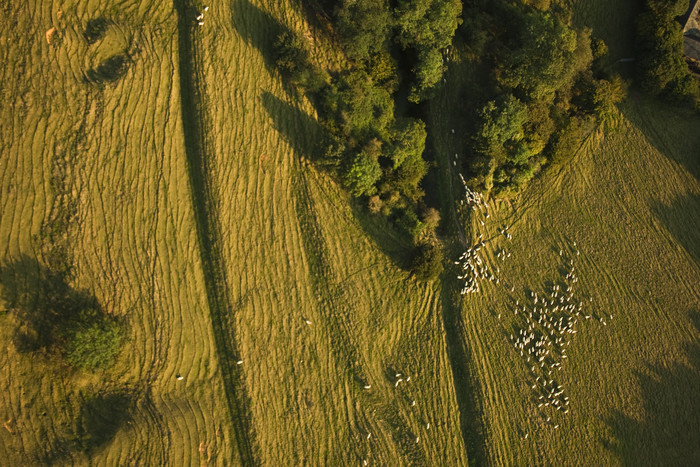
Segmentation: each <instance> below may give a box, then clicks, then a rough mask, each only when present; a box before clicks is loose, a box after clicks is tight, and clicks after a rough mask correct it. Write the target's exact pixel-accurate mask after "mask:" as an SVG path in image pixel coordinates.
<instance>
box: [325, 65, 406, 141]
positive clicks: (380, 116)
mask: <svg viewBox="0 0 700 467" xmlns="http://www.w3.org/2000/svg"><path fill="white" fill-rule="evenodd" d="M336 83H337V92H336V93H335V94H333V95H332V98H333V99H335V102H333V104H332V105H331V106H329V107H332V108H334V110H335V113H336V115H335V120H336V122H338V124H339V126H340V129H341V131H342V132H343V134H344V135H346V136H351V137H353V138H356V139H357V140H367V139H369V138H374V137H380V138H386V137H387V131H388V127H389V125H390V123H391V122H392V120H393V119H394V101H393V99H392V98H391V94H389V92H388V91H387V90H386V89H384V88H383V87H381V86H378V85H377V84H376V83H375V82H374V81H373V80H372V77H371V76H369V75H368V74H367V73H365V72H363V71H361V70H357V69H356V70H352V71H350V72H348V73H345V74H343V75H341V76H340V77H339V78H338V79H337V80H336Z"/></svg>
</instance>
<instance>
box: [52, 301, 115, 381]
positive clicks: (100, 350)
mask: <svg viewBox="0 0 700 467" xmlns="http://www.w3.org/2000/svg"><path fill="white" fill-rule="evenodd" d="M66 337H67V338H66V343H65V356H66V361H67V362H68V363H69V364H71V365H72V366H75V367H78V368H82V369H84V370H94V369H97V368H106V367H108V366H110V365H111V364H112V363H113V362H114V359H115V358H116V356H117V354H118V353H119V348H120V345H121V341H122V337H123V331H122V328H121V326H120V325H119V323H117V322H116V321H115V320H114V319H110V318H109V317H106V316H100V315H99V314H98V312H97V311H95V310H92V309H87V310H84V311H82V312H81V313H80V316H79V319H78V320H76V321H75V323H74V325H73V326H72V329H69V331H68V332H67V336H66Z"/></svg>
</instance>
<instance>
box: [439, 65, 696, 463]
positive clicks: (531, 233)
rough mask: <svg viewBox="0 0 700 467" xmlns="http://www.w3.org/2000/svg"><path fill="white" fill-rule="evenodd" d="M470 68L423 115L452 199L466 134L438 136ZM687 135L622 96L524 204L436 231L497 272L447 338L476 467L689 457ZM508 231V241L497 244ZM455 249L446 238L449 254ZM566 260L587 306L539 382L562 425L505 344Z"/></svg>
mask: <svg viewBox="0 0 700 467" xmlns="http://www.w3.org/2000/svg"><path fill="white" fill-rule="evenodd" d="M467 66H468V64H466V63H465V64H462V63H455V64H453V66H452V70H451V73H450V74H448V77H447V83H448V86H447V87H446V88H445V89H443V90H442V91H441V93H440V95H439V98H438V99H437V100H436V102H435V104H434V105H433V106H431V108H432V111H431V121H430V126H431V129H432V134H433V135H434V138H433V143H434V146H435V149H436V152H437V153H438V154H442V155H447V156H448V157H446V158H445V157H443V158H440V159H439V162H440V173H441V174H442V176H443V178H444V180H445V182H446V183H449V182H450V181H451V183H452V190H453V192H454V193H463V192H464V191H463V189H461V186H460V182H459V181H458V180H457V178H456V171H455V170H453V167H454V166H453V164H452V163H451V161H452V159H453V155H454V154H455V153H456V154H458V155H460V154H463V153H462V143H463V139H462V136H461V135H459V134H457V135H452V133H451V128H459V127H460V126H461V123H460V121H459V115H460V112H459V109H456V108H454V107H452V106H453V105H454V104H453V103H455V102H459V103H460V104H459V105H464V104H465V103H464V99H463V98H461V97H460V96H459V95H458V94H456V93H457V91H456V90H457V89H459V80H460V79H464V78H463V77H464V76H468V72H467V71H466V70H462V69H460V68H461V67H467ZM466 105H469V104H468V103H467V104H466ZM699 127H700V119H699V118H698V117H697V116H693V115H691V114H685V112H684V111H679V110H677V109H673V108H667V107H664V105H663V104H661V103H659V102H652V101H648V100H645V99H644V98H641V97H640V96H639V95H637V93H635V92H633V93H632V95H631V97H630V99H629V100H628V102H627V103H625V104H624V105H623V106H621V107H620V111H619V114H618V115H617V117H616V118H615V119H614V121H613V122H612V123H610V124H609V125H608V126H607V127H606V128H605V129H603V128H599V129H598V130H596V131H595V132H594V133H593V134H591V136H590V137H589V138H588V139H587V140H586V141H585V142H584V144H583V145H582V147H581V148H580V149H579V151H578V152H577V154H576V155H575V157H574V159H573V160H572V161H571V163H570V165H569V166H568V167H566V168H565V169H563V170H561V171H560V172H549V173H546V174H544V175H542V176H541V177H540V178H539V179H538V181H537V182H536V183H535V184H534V185H533V186H532V187H531V188H529V189H528V191H527V193H525V194H524V195H522V196H519V197H517V198H515V199H513V200H511V201H507V202H500V203H495V205H494V204H492V205H491V206H490V209H489V213H490V216H489V217H488V218H486V217H485V216H484V214H483V212H482V211H476V212H475V213H474V214H472V215H471V216H470V217H465V216H463V215H462V214H461V213H460V214H458V215H457V218H458V219H460V220H459V221H458V223H457V224H455V223H454V222H452V223H451V225H450V226H448V227H449V228H451V230H452V231H453V232H456V229H457V226H458V225H462V227H460V228H462V229H463V230H464V231H465V232H466V237H467V243H468V244H472V243H474V242H477V241H478V240H477V235H478V233H482V234H483V235H484V239H486V241H485V243H486V246H485V248H484V249H483V250H485V251H482V252H481V255H482V258H483V259H484V261H485V263H486V264H488V265H489V266H491V269H492V270H494V271H495V268H498V269H499V272H498V273H496V274H495V275H496V276H497V277H498V278H499V284H498V285H497V284H496V283H495V282H486V284H483V285H484V286H483V289H482V291H481V292H480V293H478V294H473V295H467V296H465V298H464V300H463V302H462V304H461V305H462V312H461V322H460V323H459V325H458V326H454V327H451V328H450V327H448V328H447V332H448V334H452V335H453V337H452V338H451V340H452V341H454V342H457V343H460V342H461V345H462V346H463V347H465V348H469V349H470V351H469V352H464V354H463V357H466V360H465V362H464V365H465V366H467V367H468V368H469V371H470V373H471V374H472V376H473V380H474V382H475V385H476V386H477V394H478V396H477V400H478V404H477V409H478V411H479V412H480V413H481V416H480V417H478V418H475V419H474V420H476V421H475V423H473V424H472V427H471V432H472V433H479V432H481V433H483V436H481V437H477V438H476V441H475V444H476V446H479V445H481V446H483V457H482V458H480V459H479V460H480V461H481V462H480V463H488V464H494V465H513V464H514V465H523V464H530V463H532V462H533V460H537V462H542V463H546V464H549V463H551V464H554V465H609V464H624V465H669V464H670V465H679V464H680V465H687V464H693V463H696V462H697V461H698V459H700V451H699V450H698V448H697V446H700V442H699V441H700V439H698V435H697V433H698V432H699V431H698V428H699V426H698V420H699V418H698V415H700V414H699V413H698V411H697V408H696V407H695V404H693V402H692V401H693V400H694V399H695V398H697V386H698V383H700V360H698V355H699V353H698V351H699V350H700V348H699V347H698V345H697V342H698V338H700V327H699V324H700V323H698V317H699V316H700V315H698V310H699V307H698V304H699V303H700V288H699V286H700V282H699V281H698V277H700V269H699V267H700V263H698V251H699V250H698V248H699V247H700V241H699V240H700V238H698V234H697V232H698V231H700V230H699V228H700V225H699V223H700V202H699V201H700V198H699V197H698V194H699V193H700V180H699V178H698V176H699V175H700V160H698V148H699V147H700V135H698V133H697V128H699ZM460 157H461V156H460ZM458 160H459V159H458ZM443 197H444V198H449V193H447V192H445V194H444V195H443ZM464 222H466V223H464ZM482 222H483V223H484V224H483V225H482ZM505 225H507V226H510V230H509V232H510V233H511V234H512V237H513V239H512V241H508V240H506V238H505V237H504V236H502V235H500V234H499V229H500V228H501V226H505ZM453 235H454V234H453ZM574 242H575V244H576V246H573V245H574ZM463 249H464V247H463V246H462V245H460V244H459V243H458V242H457V243H456V245H455V246H454V248H453V251H454V254H455V255H456V256H458V255H459V254H460V252H461V251H463ZM502 249H505V250H506V251H507V252H508V253H510V256H508V257H507V259H505V260H503V259H501V258H499V257H498V253H499V252H500V251H501V250H502ZM577 249H578V250H579V251H580V255H576V250H577ZM560 251H561V253H562V255H561V256H560ZM454 259H456V257H455V258H454ZM570 260H571V261H574V264H575V268H576V274H577V275H578V277H579V282H578V283H577V284H576V285H575V296H576V298H575V299H574V300H576V301H577V302H578V301H579V300H581V301H583V302H584V304H585V305H584V310H585V314H588V315H590V316H591V319H590V320H586V319H585V318H584V317H583V316H582V317H580V318H579V322H578V323H577V324H576V325H575V329H576V331H577V332H576V334H572V335H570V339H571V345H570V346H569V347H567V351H568V353H567V358H566V359H562V358H559V359H558V361H559V362H560V363H561V369H560V370H554V372H553V374H552V375H551V376H549V377H551V378H553V379H554V380H555V381H556V382H558V383H559V384H561V385H562V386H563V388H564V396H566V397H569V398H570V406H569V407H570V410H569V413H568V414H566V415H564V414H563V413H562V411H557V410H553V409H552V408H551V407H538V404H539V403H540V402H542V401H541V400H539V399H538V396H539V395H540V394H541V390H540V388H539V387H538V386H536V390H533V389H532V388H531V387H530V386H531V385H533V384H535V383H536V381H535V377H534V375H533V373H532V372H531V368H530V366H531V363H528V362H527V361H526V359H525V358H524V357H521V355H520V353H519V351H516V349H514V347H513V345H512V344H511V343H510V341H509V338H510V335H511V334H512V333H516V335H517V332H518V331H519V330H520V329H522V328H523V326H524V321H523V317H522V315H523V313H522V312H521V313H520V314H518V315H515V314H514V312H513V309H514V308H515V307H516V303H519V304H520V305H521V306H522V305H526V306H528V308H530V309H531V308H532V307H533V306H537V305H534V303H533V298H532V297H531V292H533V291H534V292H537V293H538V294H539V297H540V298H541V297H542V296H543V295H544V294H545V292H548V291H549V290H551V286H552V285H554V284H562V287H563V284H564V281H565V275H566V274H567V273H568V271H569V264H568V263H569V261H570ZM453 273H454V274H457V273H458V271H457V270H456V269H454V268H453ZM511 288H512V290H513V291H511ZM540 306H541V305H540ZM609 315H613V318H610V317H609ZM596 318H598V319H596ZM600 318H603V319H604V321H605V325H603V324H602V322H601V321H600V320H599V319H600ZM535 374H538V373H535ZM458 390H459V388H458ZM458 399H459V395H458ZM548 418H549V420H548ZM479 420H481V422H479ZM479 424H481V425H483V426H481V427H480V426H479ZM555 425H557V428H555ZM479 452H481V451H480V450H475V451H473V453H475V454H476V453H479Z"/></svg>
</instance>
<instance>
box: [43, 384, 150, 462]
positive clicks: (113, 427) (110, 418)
mask: <svg viewBox="0 0 700 467" xmlns="http://www.w3.org/2000/svg"><path fill="white" fill-rule="evenodd" d="M135 404H136V395H135V393H134V392H133V391H131V390H129V389H127V388H126V387H121V388H109V389H103V390H101V391H98V392H95V393H92V394H89V395H84V394H80V395H76V396H74V397H70V402H69V406H68V407H65V408H64V410H69V411H70V417H71V421H70V422H69V423H66V424H63V425H61V426H54V429H58V432H56V434H59V433H60V432H61V431H62V433H61V438H60V440H59V441H58V442H57V443H55V444H54V443H52V444H50V445H45V446H42V448H43V450H42V451H40V452H36V453H34V455H33V456H32V457H33V458H34V460H35V461H36V462H37V463H40V464H45V465H68V464H72V463H75V462H76V460H78V459H80V457H79V456H80V453H82V454H83V455H87V456H88V457H90V456H92V455H94V453H95V452H96V451H99V450H101V449H103V448H105V447H106V446H107V445H109V443H110V442H112V440H113V439H114V438H115V436H116V435H117V433H118V432H119V430H121V429H122V428H124V425H126V424H127V423H128V422H129V421H130V420H131V418H132V416H131V414H132V410H133V409H134V407H135ZM44 415H46V412H44ZM62 415H65V413H64V414H62ZM76 456H78V457H76Z"/></svg>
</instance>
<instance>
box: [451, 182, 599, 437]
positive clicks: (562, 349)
mask: <svg viewBox="0 0 700 467" xmlns="http://www.w3.org/2000/svg"><path fill="white" fill-rule="evenodd" d="M460 178H462V177H461V175H460ZM462 183H463V184H464V188H465V190H466V195H465V198H464V199H463V200H462V201H461V205H462V206H463V207H466V208H467V209H468V210H470V211H472V213H473V214H482V215H481V216H479V218H478V219H479V220H478V223H479V224H480V225H481V226H482V227H484V228H486V227H487V225H486V223H485V222H484V220H485V219H486V220H487V222H488V219H489V218H490V216H489V213H488V204H487V203H486V201H484V198H483V196H482V195H481V194H479V193H477V192H474V191H472V190H470V189H469V187H468V186H467V185H466V183H465V180H464V178H462ZM498 232H499V233H500V235H501V236H503V237H505V239H506V240H511V239H512V236H511V234H510V232H509V227H508V226H501V227H499V228H498ZM475 237H476V239H475V241H474V242H473V244H472V245H471V246H470V247H468V248H467V249H466V250H465V251H464V253H463V254H462V255H461V256H460V258H459V259H458V260H457V261H455V264H456V265H458V266H459V267H460V268H461V272H460V274H459V275H458V276H457V277H458V278H459V279H460V280H461V281H463V286H462V289H461V294H462V295H466V294H470V293H477V292H479V291H480V290H481V286H480V283H482V282H483V281H490V282H493V283H495V284H496V285H500V286H502V287H504V288H505V289H506V290H508V291H509V292H511V293H514V292H515V287H514V286H512V285H508V284H507V283H506V282H505V281H504V279H503V278H501V277H499V273H500V268H499V267H498V266H497V265H491V264H488V263H489V262H488V261H487V259H486V258H487V256H486V255H484V251H485V247H486V245H487V244H488V243H489V242H491V241H494V240H495V239H496V238H498V236H493V237H491V238H489V239H487V240H484V235H483V233H477V234H476V235H475ZM491 250H495V252H496V258H497V259H499V260H501V261H505V260H506V259H508V258H510V257H511V253H510V252H508V251H506V249H504V248H502V247H495V248H491ZM579 254H580V253H579V251H578V248H577V246H576V242H572V245H571V246H569V247H561V248H560V249H559V257H560V258H561V260H562V261H563V262H564V270H565V274H563V275H562V279H560V280H559V281H558V283H555V284H553V285H552V286H551V288H550V290H549V291H548V292H544V293H537V292H536V291H529V293H528V294H527V297H526V299H525V300H523V301H527V303H521V300H520V299H513V300H514V303H511V304H510V305H509V311H508V312H506V315H507V317H503V313H494V314H495V315H496V316H497V319H498V320H499V321H500V322H501V323H502V324H503V328H504V329H505V334H506V336H507V337H508V340H509V342H510V343H511V345H512V346H513V349H514V350H515V352H516V354H520V357H521V360H522V361H523V363H524V364H525V365H526V367H527V374H528V378H529V383H528V385H529V386H530V388H531V389H532V391H533V393H534V394H533V399H532V400H533V401H534V403H535V404H537V407H538V408H539V409H540V410H541V418H542V420H543V421H544V422H545V423H546V424H548V425H549V426H551V427H553V428H554V429H557V428H559V424H558V422H557V421H556V420H554V418H555V417H556V415H557V414H563V415H566V414H568V413H569V411H570V409H569V404H570V403H569V397H568V396H567V395H566V394H565V391H564V386H563V384H560V383H559V382H558V381H557V377H556V372H558V371H560V370H561V369H562V362H563V361H564V360H565V359H567V358H568V356H567V354H566V348H567V347H568V346H569V345H571V341H572V339H573V338H574V337H575V336H576V334H577V332H578V329H577V325H578V324H579V323H580V322H582V321H585V320H590V319H595V320H598V321H599V322H600V323H601V324H603V325H607V321H606V319H612V315H607V316H602V315H600V316H594V315H593V314H592V313H591V312H590V311H589V310H588V306H587V305H588V302H592V301H593V299H592V298H589V299H588V300H586V301H583V300H578V299H577V298H576V293H575V292H576V284H577V283H578V280H579V278H578V276H577V274H576V267H575V261H574V259H575V258H576V257H578V256H579ZM525 437H527V434H525Z"/></svg>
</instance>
